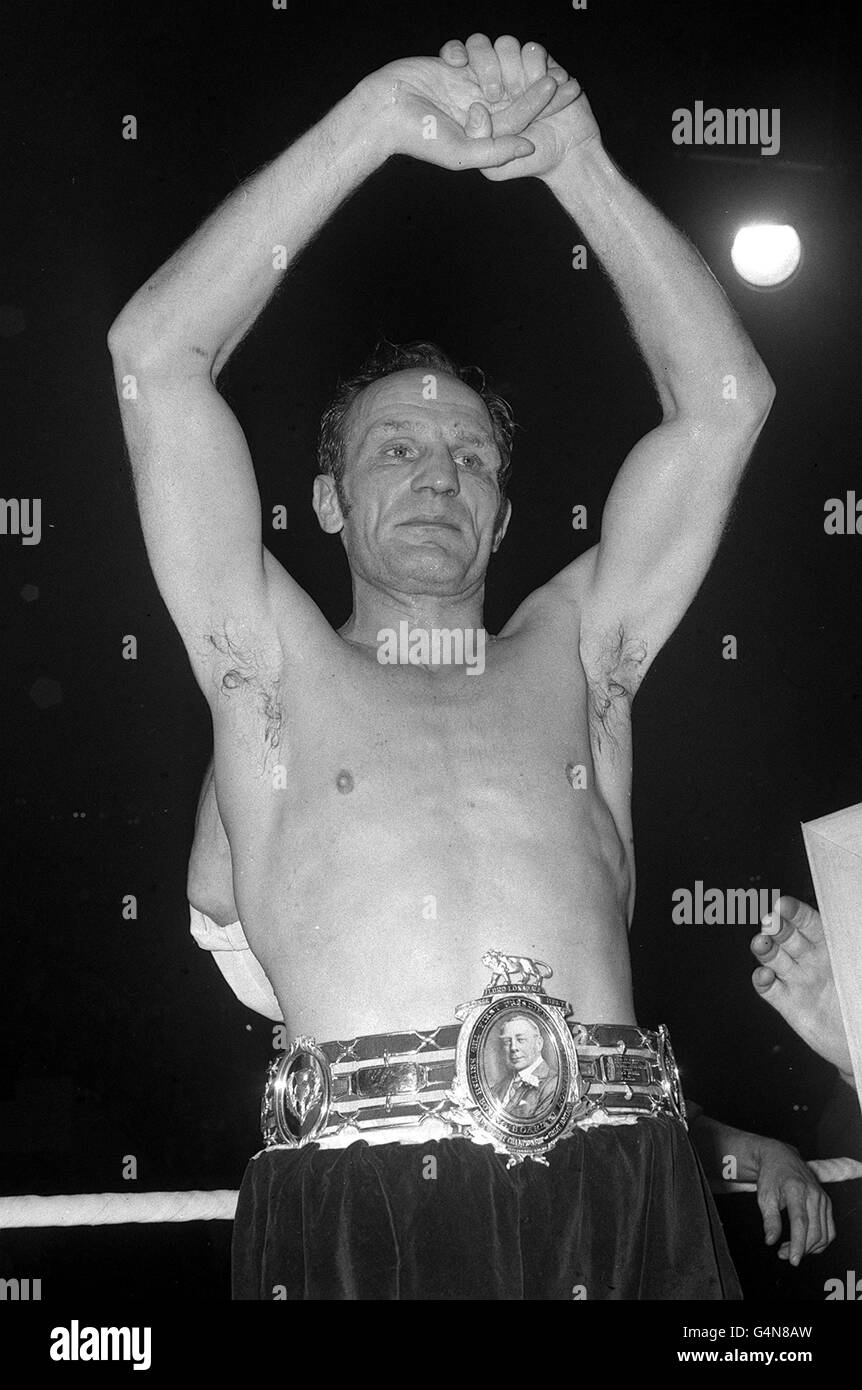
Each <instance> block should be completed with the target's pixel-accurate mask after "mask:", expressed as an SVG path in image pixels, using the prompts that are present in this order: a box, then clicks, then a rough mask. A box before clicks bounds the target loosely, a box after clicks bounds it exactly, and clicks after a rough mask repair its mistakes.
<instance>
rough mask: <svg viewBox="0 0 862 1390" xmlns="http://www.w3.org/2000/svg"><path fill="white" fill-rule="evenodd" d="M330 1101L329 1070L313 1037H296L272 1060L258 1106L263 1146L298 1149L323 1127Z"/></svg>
mask: <svg viewBox="0 0 862 1390" xmlns="http://www.w3.org/2000/svg"><path fill="white" fill-rule="evenodd" d="M331 1100H332V1072H331V1069H330V1065H329V1061H328V1059H327V1057H326V1055H325V1053H324V1052H323V1051H322V1050H321V1049H320V1048H319V1047H318V1046H317V1044H316V1043H315V1041H314V1039H313V1038H308V1037H299V1038H295V1039H294V1041H293V1042H292V1043H291V1045H290V1047H289V1048H288V1050H287V1051H286V1052H285V1054H284V1056H283V1057H281V1058H280V1059H279V1060H278V1061H277V1062H273V1064H272V1066H271V1067H270V1071H269V1076H268V1078H267V1083H266V1090H265V1092H264V1097H263V1105H262V1107H261V1127H262V1129H263V1135H264V1141H265V1144H266V1147H267V1148H271V1147H273V1146H274V1145H276V1144H286V1145H288V1146H289V1147H290V1148H302V1147H303V1146H304V1145H305V1144H311V1143H312V1142H313V1141H314V1139H315V1138H316V1137H317V1135H318V1134H320V1131H321V1130H322V1129H323V1128H324V1127H325V1125H326V1121H327V1118H328V1116H329V1108H330V1104H331Z"/></svg>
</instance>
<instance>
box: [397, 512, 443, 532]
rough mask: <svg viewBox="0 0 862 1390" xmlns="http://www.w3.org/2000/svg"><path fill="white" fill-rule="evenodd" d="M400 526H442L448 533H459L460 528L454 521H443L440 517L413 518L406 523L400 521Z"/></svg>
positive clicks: (409, 518)
mask: <svg viewBox="0 0 862 1390" xmlns="http://www.w3.org/2000/svg"><path fill="white" fill-rule="evenodd" d="M398 524H399V526H442V527H444V528H445V529H446V530H447V531H457V530H458V527H457V526H456V525H455V524H454V522H452V521H443V520H441V519H440V518H439V517H433V516H432V517H429V516H411V517H408V519H407V520H406V521H400V522H399V523H398Z"/></svg>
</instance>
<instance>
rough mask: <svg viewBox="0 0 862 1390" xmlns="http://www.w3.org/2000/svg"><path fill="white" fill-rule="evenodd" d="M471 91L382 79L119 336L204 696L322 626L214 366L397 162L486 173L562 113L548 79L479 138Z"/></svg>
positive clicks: (151, 534) (290, 160) (112, 341)
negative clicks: (413, 160)
mask: <svg viewBox="0 0 862 1390" xmlns="http://www.w3.org/2000/svg"><path fill="white" fill-rule="evenodd" d="M476 95H477V91H476V87H475V83H473V82H472V80H471V79H470V78H469V76H468V75H467V74H464V73H453V72H452V70H451V69H450V68H449V67H448V66H447V65H446V64H445V63H443V62H441V61H440V60H438V59H434V58H427V59H425V58H420V59H408V60H405V61H403V62H400V63H393V64H390V65H389V66H388V67H386V68H383V69H381V70H380V71H379V72H377V73H374V74H372V75H371V76H370V77H369V78H366V79H365V80H364V81H363V82H361V83H360V84H359V86H358V87H357V88H355V89H354V91H353V92H351V93H350V95H349V96H347V97H346V98H345V99H344V100H343V101H341V102H340V103H339V104H338V105H337V106H336V107H335V108H334V109H333V110H332V111H331V112H330V113H329V114H328V115H327V116H326V117H324V119H323V120H321V121H320V122H319V123H318V124H317V125H316V126H314V127H313V128H312V129H311V130H309V131H308V132H307V133H306V134H305V135H303V136H302V137H301V139H299V140H297V142H296V143H295V144H294V145H293V146H291V148H290V149H288V150H287V151H286V152H285V153H284V154H282V155H280V156H279V157H278V158H277V159H275V160H274V161H273V162H272V163H271V164H270V165H268V166H267V167H266V168H264V169H263V170H261V171H260V172H259V173H257V174H256V175H255V176H254V177H253V178H251V179H249V180H248V181H247V182H246V183H244V184H243V185H242V186H241V187H240V188H238V189H237V190H236V192H235V193H233V194H232V195H231V197H229V198H228V199H227V201H226V202H225V203H224V204H223V205H222V206H221V207H220V208H219V209H218V210H217V211H216V212H215V213H214V214H213V215H212V216H211V217H210V218H209V219H208V220H207V221H206V222H205V223H204V224H203V226H202V227H201V228H200V229H199V230H198V231H197V232H195V234H194V235H193V236H192V237H191V238H190V239H189V240H188V241H187V242H186V243H185V244H184V245H183V246H182V247H181V248H180V249H179V250H178V251H177V252H176V254H175V255H173V256H172V257H171V259H170V260H169V261H168V262H167V263H166V264H165V265H164V266H163V267H162V268H161V270H159V271H158V272H157V273H156V274H155V275H154V276H153V277H152V278H151V279H150V280H148V281H147V282H146V284H144V285H143V286H142V287H141V289H140V290H138V292H137V294H135V295H134V297H133V298H132V299H131V300H130V301H129V303H128V304H127V305H126V307H125V308H124V309H123V311H122V313H121V314H120V315H119V317H118V318H117V319H116V321H115V323H114V324H113V326H112V328H111V330H110V333H109V337H108V342H109V347H110V350H111V354H112V357H113V361H114V369H115V374H116V380H117V388H118V396H119V400H120V409H121V413H122V420H123V427H124V431H125V436H126V440H127V444H128V448H129V455H130V459H131V464H132V470H133V475H134V480H135V485H136V491H137V497H138V503H139V507H140V513H141V520H142V525H143V530H144V537H145V541H146V545H147V551H148V554H149V557H150V561H151V563H152V566H153V571H154V574H155V577H156V581H157V583H158V586H159V589H160V591H161V593H162V596H163V597H164V599H165V602H166V603H167V606H168V608H169V610H170V613H171V615H172V617H173V618H174V621H175V622H176V624H177V627H178V628H179V630H180V633H181V635H182V637H183V640H184V642H185V644H186V648H187V650H188V653H189V656H190V659H191V662H192V666H193V669H194V671H195V675H196V676H197V678H198V680H199V682H200V684H201V687H202V689H203V690H204V692H205V693H206V694H207V695H208V696H209V695H212V694H213V680H212V673H213V670H214V669H222V670H223V669H224V668H225V666H226V665H227V666H236V667H238V668H239V669H240V671H241V672H242V670H243V668H242V665H241V658H242V659H244V660H247V661H248V663H250V664H253V665H255V666H257V667H258V668H259V667H261V666H262V667H265V668H267V669H269V670H272V669H273V668H274V667H275V666H277V665H279V664H280V661H281V652H280V644H279V639H278V630H279V628H280V630H281V631H282V632H283V631H284V627H285V624H287V625H288V627H289V629H290V635H291V641H292V642H293V641H295V640H297V639H301V634H302V626H303V624H306V623H317V622H319V621H322V620H321V619H320V615H319V613H318V610H317V608H316V606H315V605H314V604H313V603H312V602H311V600H310V599H309V598H308V597H307V595H305V594H304V593H303V592H302V590H301V589H300V588H299V587H298V585H296V584H295V583H294V582H293V581H292V580H291V579H290V578H289V577H288V575H287V574H286V573H285V571H284V570H283V569H282V567H281V566H280V565H279V564H278V563H277V562H276V561H275V560H274V558H273V557H272V556H271V555H270V554H269V553H268V552H267V551H266V550H265V549H264V547H263V544H262V532H261V515H260V502H259V497H258V491H257V486H256V482H255V477H254V471H253V468H252V463H251V459H250V457H249V452H248V448H247V446H246V441H245V438H244V435H243V432H242V429H241V428H240V425H239V423H238V421H237V420H236V418H235V416H234V415H233V413H232V412H231V410H230V409H229V408H228V406H227V404H226V403H225V401H224V400H223V399H222V397H221V396H220V395H219V393H218V391H217V390H216V386H215V382H216V378H217V376H218V374H219V371H220V370H221V368H222V367H223V366H224V363H225V362H226V361H227V360H228V358H229V357H230V355H231V353H232V352H233V350H234V349H235V347H236V346H237V344H238V343H239V342H240V340H241V339H242V338H243V336H244V335H245V334H246V333H247V332H248V330H249V329H250V328H251V326H252V324H253V323H254V321H255V320H256V318H257V317H258V315H259V314H260V313H261V311H262V310H263V308H264V306H265V305H266V304H267V302H268V300H269V299H270V297H271V296H272V294H273V293H274V291H275V290H276V288H277V286H278V284H279V281H280V280H281V278H282V276H283V274H284V270H285V268H286V267H287V266H288V265H289V264H290V263H291V262H292V261H293V260H294V259H295V257H296V256H297V255H298V254H299V252H300V251H301V249H302V247H303V246H304V245H305V244H306V243H307V242H308V241H309V240H310V239H311V238H312V237H313V236H314V235H315V233H316V232H317V231H318V230H319V229H320V228H321V227H322V226H323V224H324V223H325V221H326V220H327V218H328V217H329V216H330V215H331V214H332V213H333V212H334V211H335V210H336V208H337V207H338V206H339V204H340V203H341V202H342V201H343V200H344V199H345V198H346V197H347V196H348V195H349V194H350V193H351V192H352V191H353V190H354V189H356V188H357V187H358V186H359V184H360V183H361V182H362V181H363V180H364V179H365V178H366V177H367V176H368V175H369V174H371V173H372V172H373V171H374V170H375V169H376V168H377V167H378V166H379V165H380V164H381V163H383V162H384V161H385V160H386V159H387V158H388V156H389V155H390V154H393V153H406V154H412V155H414V156H416V157H417V158H421V159H424V160H426V161H429V162H432V163H436V164H439V165H443V166H444V167H447V168H452V169H458V168H487V167H491V166H493V165H494V164H499V163H502V162H505V161H506V160H508V159H511V158H513V157H514V156H516V155H519V154H525V153H531V152H532V150H533V146H532V144H531V143H530V142H529V141H527V140H525V139H523V138H521V137H519V136H518V135H517V134H513V133H512V132H513V131H515V130H517V129H519V128H522V127H523V126H524V125H526V124H529V122H530V121H531V120H532V118H533V117H534V115H535V114H536V113H537V112H538V111H539V110H541V109H543V108H545V107H546V106H548V104H549V102H552V101H553V102H555V103H556V105H559V104H560V97H559V95H558V84H557V83H556V82H555V81H554V80H553V79H550V78H545V80H544V81H543V82H539V83H536V84H534V87H533V89H532V90H531V92H530V93H528V94H526V95H525V96H524V98H523V99H522V100H521V101H520V102H519V103H503V104H502V107H501V111H500V115H499V119H498V120H497V123H496V126H495V129H494V131H493V132H491V131H489V132H488V133H487V134H486V135H485V136H482V137H475V131H474V129H473V127H474V125H475V115H476V113H475V112H474V110H473V101H474V98H475V96H476ZM567 99H568V100H571V99H572V95H569V96H568V98H567ZM429 117H430V118H431V119H430V123H429ZM471 137H475V138H471ZM276 612H277V613H278V627H277V624H276V620H275V616H274V615H275V613H276Z"/></svg>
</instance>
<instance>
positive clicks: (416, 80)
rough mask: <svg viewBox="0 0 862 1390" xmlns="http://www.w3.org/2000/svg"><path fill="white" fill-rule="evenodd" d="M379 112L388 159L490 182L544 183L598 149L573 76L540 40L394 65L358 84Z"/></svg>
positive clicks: (501, 42) (473, 43)
mask: <svg viewBox="0 0 862 1390" xmlns="http://www.w3.org/2000/svg"><path fill="white" fill-rule="evenodd" d="M361 85H362V86H363V87H364V89H365V93H366V95H369V96H370V97H371V98H372V100H373V102H374V106H375V110H378V111H379V112H380V115H381V119H382V121H383V123H384V127H385V129H386V131H387V136H388V147H389V152H390V153H393V154H409V155H412V156H414V158H417V159H423V160H425V161H426V162H428V163H431V164H437V165H440V166H441V167H442V168H444V169H480V170H481V171H482V173H483V174H484V175H485V177H486V178H489V179H494V180H504V179H511V178H522V177H527V176H533V177H538V178H541V177H543V176H545V175H547V174H549V173H551V172H552V171H553V170H554V169H556V168H558V166H559V165H560V164H561V163H562V161H563V160H564V159H565V158H566V157H567V156H569V155H570V154H573V153H575V154H577V153H580V152H582V151H583V149H584V148H586V147H588V146H590V145H592V144H597V143H600V136H599V129H598V126H597V124H596V121H595V117H594V116H593V113H592V111H591V110H590V106H589V102H588V101H587V98H586V96H585V95H584V92H583V89H582V88H581V85H580V83H579V82H578V81H577V79H576V78H573V77H569V75H568V73H567V72H566V71H565V69H564V68H562V67H560V65H559V63H557V62H555V61H554V59H553V58H552V57H551V56H550V55H549V54H548V53H547V51H546V50H545V49H544V48H543V47H542V45H541V44H539V43H526V44H524V45H521V44H520V43H519V42H518V40H517V39H515V38H512V37H511V35H504V36H503V37H502V38H499V39H497V40H496V42H495V43H493V44H492V43H491V41H490V39H489V38H487V36H486V35H485V34H473V35H471V37H470V38H469V39H467V41H466V43H461V42H460V40H458V39H450V40H449V41H448V42H447V43H445V44H444V45H443V47H442V48H441V50H440V57H439V58H405V59H400V60H398V61H397V62H394V63H389V64H387V66H386V67H384V68H381V69H379V71H378V72H375V73H373V74H372V75H371V76H370V77H369V78H366V79H365V82H364V83H363V84H361Z"/></svg>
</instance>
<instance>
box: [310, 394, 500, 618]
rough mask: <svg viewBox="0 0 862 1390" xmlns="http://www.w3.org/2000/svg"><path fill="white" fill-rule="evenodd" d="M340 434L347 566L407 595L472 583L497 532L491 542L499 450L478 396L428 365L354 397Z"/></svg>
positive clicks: (454, 591) (459, 589)
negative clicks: (431, 388)
mask: <svg viewBox="0 0 862 1390" xmlns="http://www.w3.org/2000/svg"><path fill="white" fill-rule="evenodd" d="M429 379H430V380H432V381H433V383H434V384H435V391H436V395H435V398H434V399H430V400H426V399H425V394H427V386H428V382H429ZM423 392H424V393H425V394H423ZM345 435H346V439H345V457H346V467H345V473H344V480H343V486H344V492H345V495H346V497H347V501H348V503H349V506H350V515H349V517H348V518H347V519H346V520H344V530H343V533H342V535H343V540H344V544H345V547H346V549H347V555H348V559H349V562H350V567H351V569H352V570H354V571H355V572H356V573H357V574H360V575H362V576H363V577H364V578H366V579H367V580H369V581H370V582H372V583H378V584H382V585H383V586H385V587H392V588H395V589H396V590H399V591H401V592H406V593H415V594H422V593H427V594H440V595H447V594H451V595H458V594H461V593H464V592H467V591H469V590H470V589H472V588H475V587H476V586H477V585H478V584H479V583H481V580H482V576H483V575H484V573H485V570H486V568H487V565H488V560H489V558H490V555H491V553H492V551H493V550H495V549H496V547H497V545H499V543H500V541H501V540H502V538H503V533H504V531H505V525H504V526H502V527H501V528H500V531H499V534H498V535H497V536H496V537H495V535H494V519H495V517H496V515H497V508H498V505H499V500H500V493H499V488H498V484H497V471H498V469H499V466H500V452H499V449H498V448H497V445H496V443H495V441H494V436H493V429H492V423H491V418H490V416H489V414H488V411H487V409H486V407H485V404H484V402H483V401H482V399H481V397H480V396H478V395H477V394H476V393H475V391H471V390H470V388H469V387H468V386H465V385H464V384H463V382H460V381H458V380H457V378H455V377H451V376H447V375H445V374H443V373H440V372H431V370H430V369H429V368H417V369H415V370H410V371H405V372H396V373H393V374H392V375H391V376H387V377H384V378H382V379H381V380H380V381H376V382H374V383H372V385H371V386H368V387H366V388H365V390H364V391H362V392H361V393H360V395H359V396H358V397H357V398H356V400H355V401H354V403H353V406H352V408H351V410H350V412H349V414H348V417H347V420H346V422H345ZM339 517H340V513H339ZM506 521H508V517H507V518H506ZM327 529H330V528H329V527H327Z"/></svg>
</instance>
